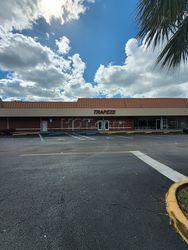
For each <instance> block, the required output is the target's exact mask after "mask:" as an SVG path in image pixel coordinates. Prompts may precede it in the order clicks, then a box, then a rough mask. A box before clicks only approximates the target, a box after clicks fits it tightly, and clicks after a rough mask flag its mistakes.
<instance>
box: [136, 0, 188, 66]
mask: <svg viewBox="0 0 188 250" xmlns="http://www.w3.org/2000/svg"><path fill="white" fill-rule="evenodd" d="M138 22H139V32H138V37H139V38H144V37H145V44H146V46H147V47H148V46H149V45H151V44H152V45H153V46H154V48H155V47H156V46H157V45H158V44H160V43H161V42H162V43H163V42H165V41H167V44H166V46H165V47H164V49H163V50H162V52H161V53H160V54H159V56H158V58H157V63H159V62H161V63H162V66H167V67H168V68H174V67H176V66H178V65H179V64H180V62H181V61H183V62H184V63H185V62H186V61H187V57H188V0H186V1H185V0H139V3H138Z"/></svg>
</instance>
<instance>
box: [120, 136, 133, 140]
mask: <svg viewBox="0 0 188 250" xmlns="http://www.w3.org/2000/svg"><path fill="white" fill-rule="evenodd" d="M119 137H120V138H124V139H129V140H133V137H129V136H123V135H119Z"/></svg>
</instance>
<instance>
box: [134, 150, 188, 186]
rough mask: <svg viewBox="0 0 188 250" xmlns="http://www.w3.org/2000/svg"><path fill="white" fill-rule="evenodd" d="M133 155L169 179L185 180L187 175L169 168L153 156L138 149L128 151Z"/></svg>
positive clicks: (175, 180)
mask: <svg viewBox="0 0 188 250" xmlns="http://www.w3.org/2000/svg"><path fill="white" fill-rule="evenodd" d="M130 152H131V153H132V154H133V155H135V156H136V157H138V158H139V159H140V160H142V161H143V162H145V163H146V164H148V165H149V166H151V167H152V168H154V169H155V170H157V171H158V172H159V173H161V174H162V175H164V176H166V177H167V178H169V179H170V180H172V181H174V182H177V181H181V180H185V179H187V178H188V177H187V176H185V175H183V174H180V173H179V172H177V171H175V170H173V169H171V168H170V167H168V166H166V165H165V164H162V163H160V162H159V161H156V160H154V159H153V158H151V157H149V156H147V155H146V154H144V153H142V152H140V151H130Z"/></svg>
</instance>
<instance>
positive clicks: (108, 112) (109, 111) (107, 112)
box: [94, 109, 116, 115]
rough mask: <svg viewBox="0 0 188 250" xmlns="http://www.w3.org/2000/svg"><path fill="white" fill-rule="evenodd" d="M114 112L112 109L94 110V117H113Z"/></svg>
mask: <svg viewBox="0 0 188 250" xmlns="http://www.w3.org/2000/svg"><path fill="white" fill-rule="evenodd" d="M115 114H116V110H113V109H96V110H94V115H115Z"/></svg>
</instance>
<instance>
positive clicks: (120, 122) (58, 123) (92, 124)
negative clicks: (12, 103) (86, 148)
mask: <svg viewBox="0 0 188 250" xmlns="http://www.w3.org/2000/svg"><path fill="white" fill-rule="evenodd" d="M8 119H9V128H10V129H38V130H40V126H41V120H47V121H48V129H49V130H58V129H61V130H67V131H71V130H72V127H73V128H74V130H80V131H84V130H90V131H95V130H97V123H98V121H99V120H103V118H102V117H94V118H89V117H88V118H82V117H81V118H61V117H55V118H42V119H40V118H35V117H33V118H32V117H28V118H16V117H15V118H8ZM104 120H108V121H109V126H110V128H109V130H113V131H120V130H132V129H133V127H134V125H133V124H134V122H133V118H131V117H125V118H124V117H106V118H104ZM0 128H7V118H0Z"/></svg>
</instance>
